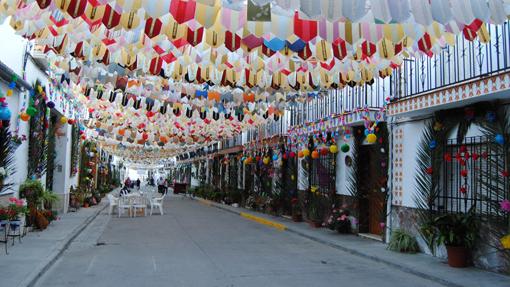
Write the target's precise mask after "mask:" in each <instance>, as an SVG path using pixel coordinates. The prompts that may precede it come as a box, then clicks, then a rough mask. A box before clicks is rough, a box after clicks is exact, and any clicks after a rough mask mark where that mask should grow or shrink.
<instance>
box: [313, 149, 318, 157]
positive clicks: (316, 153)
mask: <svg viewBox="0 0 510 287" xmlns="http://www.w3.org/2000/svg"><path fill="white" fill-rule="evenodd" d="M312 158H313V159H318V158H319V152H318V151H317V150H314V151H313V152H312Z"/></svg>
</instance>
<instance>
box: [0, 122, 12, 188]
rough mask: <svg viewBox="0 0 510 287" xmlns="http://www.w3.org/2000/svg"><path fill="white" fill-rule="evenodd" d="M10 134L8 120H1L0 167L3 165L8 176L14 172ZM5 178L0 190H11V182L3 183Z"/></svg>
mask: <svg viewBox="0 0 510 287" xmlns="http://www.w3.org/2000/svg"><path fill="white" fill-rule="evenodd" d="M11 139H12V136H11V132H10V130H9V121H3V122H2V125H1V127H0V167H3V168H4V170H5V171H6V172H7V175H8V176H11V175H12V174H14V173H15V168H14V146H13V144H12V141H11ZM4 182H5V178H4V179H3V180H2V182H1V184H0V192H5V191H11V190H12V186H13V185H12V183H4Z"/></svg>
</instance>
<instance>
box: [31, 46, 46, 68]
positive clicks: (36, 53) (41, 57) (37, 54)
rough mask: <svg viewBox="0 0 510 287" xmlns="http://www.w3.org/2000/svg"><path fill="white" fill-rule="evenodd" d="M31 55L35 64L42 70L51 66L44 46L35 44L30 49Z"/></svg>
mask: <svg viewBox="0 0 510 287" xmlns="http://www.w3.org/2000/svg"><path fill="white" fill-rule="evenodd" d="M30 56H31V57H32V60H34V62H35V64H36V65H37V66H38V67H39V68H40V69H41V70H42V71H46V70H48V68H49V61H48V55H46V53H44V46H42V45H33V46H32V49H31V50H30Z"/></svg>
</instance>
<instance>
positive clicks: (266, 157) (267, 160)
mask: <svg viewBox="0 0 510 287" xmlns="http://www.w3.org/2000/svg"><path fill="white" fill-rule="evenodd" d="M262 162H263V163H264V164H265V165H268V164H269V157H268V156H265V157H264V159H263V160H262Z"/></svg>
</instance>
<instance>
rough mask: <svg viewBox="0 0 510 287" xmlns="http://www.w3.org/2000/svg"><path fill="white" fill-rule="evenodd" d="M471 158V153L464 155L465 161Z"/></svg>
mask: <svg viewBox="0 0 510 287" xmlns="http://www.w3.org/2000/svg"><path fill="white" fill-rule="evenodd" d="M470 157H471V156H470V154H469V152H465V153H464V159H466V160H468V159H469V158H470Z"/></svg>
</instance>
